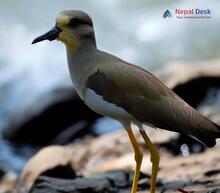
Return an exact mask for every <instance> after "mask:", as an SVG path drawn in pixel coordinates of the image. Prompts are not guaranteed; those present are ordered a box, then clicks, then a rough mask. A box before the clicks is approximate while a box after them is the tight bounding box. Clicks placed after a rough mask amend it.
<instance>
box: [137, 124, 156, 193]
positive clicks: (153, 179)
mask: <svg viewBox="0 0 220 193" xmlns="http://www.w3.org/2000/svg"><path fill="white" fill-rule="evenodd" d="M140 133H141V135H142V137H143V139H144V141H145V144H146V146H147V148H148V149H149V151H150V154H151V157H150V160H151V162H152V174H151V179H150V193H155V191H156V180H157V171H158V166H159V161H160V155H159V152H158V150H157V148H156V147H155V146H154V145H153V144H152V143H151V141H150V139H149V137H148V136H147V134H146V132H145V131H144V129H142V128H141V129H140Z"/></svg>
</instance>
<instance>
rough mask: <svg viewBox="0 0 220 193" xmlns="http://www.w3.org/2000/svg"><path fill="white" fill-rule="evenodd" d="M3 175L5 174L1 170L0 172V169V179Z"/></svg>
mask: <svg viewBox="0 0 220 193" xmlns="http://www.w3.org/2000/svg"><path fill="white" fill-rule="evenodd" d="M4 174H5V172H4V171H3V170H1V168H0V178H1V177H2V176H3V175H4Z"/></svg>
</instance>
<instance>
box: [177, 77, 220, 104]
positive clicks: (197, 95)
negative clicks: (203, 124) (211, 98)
mask: <svg viewBox="0 0 220 193" xmlns="http://www.w3.org/2000/svg"><path fill="white" fill-rule="evenodd" d="M211 88H218V89H219V88H220V77H213V76H203V77H198V78H193V79H190V80H188V81H187V82H184V83H181V84H178V85H176V86H175V87H174V88H173V91H174V92H175V93H177V94H178V95H179V96H180V97H181V98H183V99H184V100H185V101H186V102H187V103H188V104H190V105H191V106H192V107H194V108H197V107H198V106H199V104H200V103H201V102H202V101H203V100H204V98H205V97H206V95H207V94H208V93H209V91H210V89H211Z"/></svg>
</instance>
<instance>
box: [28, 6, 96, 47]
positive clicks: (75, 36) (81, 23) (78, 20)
mask: <svg viewBox="0 0 220 193" xmlns="http://www.w3.org/2000/svg"><path fill="white" fill-rule="evenodd" d="M55 39H57V40H60V41H62V42H63V43H65V45H67V46H69V47H73V48H75V47H77V46H78V45H79V44H80V43H81V42H82V41H84V40H88V39H89V40H93V41H94V43H95V35H94V30H93V23H92V19H91V18H90V16H89V15H88V14H86V13H85V12H83V11H78V10H65V11H62V12H61V13H60V14H59V15H58V16H57V18H56V25H55V26H54V27H53V28H52V29H51V30H50V31H48V32H47V33H45V34H43V35H41V36H39V37H37V38H36V39H34V40H33V42H32V44H35V43H37V42H41V41H44V40H49V41H53V40H55Z"/></svg>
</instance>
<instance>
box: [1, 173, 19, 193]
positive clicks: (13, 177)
mask: <svg viewBox="0 0 220 193" xmlns="http://www.w3.org/2000/svg"><path fill="white" fill-rule="evenodd" d="M16 182H17V174H15V173H14V172H8V173H7V174H5V175H4V176H3V177H2V178H1V179H0V193H7V192H11V191H12V190H13V189H14V188H15V184H16Z"/></svg>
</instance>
